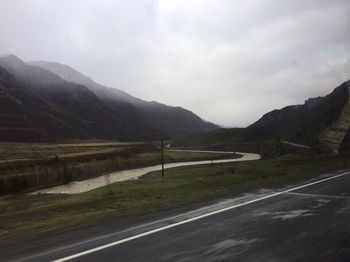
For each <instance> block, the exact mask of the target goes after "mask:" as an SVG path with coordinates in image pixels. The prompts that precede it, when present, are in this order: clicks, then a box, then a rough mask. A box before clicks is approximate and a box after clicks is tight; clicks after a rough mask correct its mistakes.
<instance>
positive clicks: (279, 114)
mask: <svg viewBox="0 0 350 262" xmlns="http://www.w3.org/2000/svg"><path fill="white" fill-rule="evenodd" d="M349 86H350V81H348V82H345V83H343V84H342V85H340V86H339V87H337V88H335V89H334V91H333V92H332V93H330V94H329V95H327V96H325V97H317V98H311V99H308V100H306V101H305V103H304V104H303V105H293V106H287V107H285V108H282V109H280V110H273V111H271V112H269V113H267V114H265V115H264V116H263V117H262V118H260V119H259V120H258V121H256V122H255V123H253V124H252V125H250V126H248V127H247V128H233V129H218V130H213V131H210V132H205V133H199V134H194V135H191V136H185V137H182V138H179V139H178V140H177V141H176V143H177V145H179V146H203V145H205V144H206V145H216V146H219V145H233V144H235V143H236V144H242V143H247V142H254V141H255V142H262V141H268V140H272V139H279V140H286V141H291V142H295V143H300V144H305V145H310V146H315V145H317V144H323V145H326V146H327V147H329V148H330V149H331V150H333V151H335V152H338V150H339V148H341V150H344V149H345V146H342V143H344V142H345V139H344V138H348V137H350V135H349V134H348V133H349V127H350V104H349V88H350V87H349ZM348 140H349V141H350V138H348ZM349 144H350V142H349Z"/></svg>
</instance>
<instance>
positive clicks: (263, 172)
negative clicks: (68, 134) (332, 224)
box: [0, 154, 350, 242]
mask: <svg viewBox="0 0 350 262" xmlns="http://www.w3.org/2000/svg"><path fill="white" fill-rule="evenodd" d="M345 167H350V154H344V155H303V154H301V155H300V154H299V155H286V156H284V157H281V158H279V159H272V160H259V161H252V162H238V163H225V164H212V165H203V166H197V167H181V168H174V169H170V170H167V171H166V176H165V178H162V176H161V174H160V173H159V172H154V173H150V174H149V175H147V176H145V177H143V178H142V179H139V180H135V181H127V182H121V183H115V184H111V185H109V186H108V187H104V188H99V189H96V190H93V191H90V192H86V193H82V194H79V195H13V196H4V197H0V232H1V233H0V241H4V242H6V241H10V240H11V239H12V240H13V239H16V238H19V237H20V238H22V237H24V238H25V237H28V236H35V234H39V233H43V232H48V231H51V230H55V229H62V228H65V227H69V226H74V225H80V226H81V225H86V224H89V223H92V222H98V221H101V220H103V221H106V219H107V220H108V219H111V220H113V221H118V219H125V218H128V217H135V216H140V215H143V214H149V213H153V212H156V211H158V210H162V209H164V208H167V207H171V206H173V205H176V204H179V203H181V205H185V204H186V203H191V202H192V201H201V200H207V199H216V198H219V197H224V196H225V197H227V196H234V195H237V194H239V193H242V192H247V191H250V190H254V189H258V188H264V187H276V186H280V185H285V184H288V183H294V182H299V181H302V180H304V179H306V178H310V177H313V176H315V175H319V174H321V173H324V172H327V171H333V170H336V169H340V168H345Z"/></svg>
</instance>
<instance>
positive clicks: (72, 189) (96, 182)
mask: <svg viewBox="0 0 350 262" xmlns="http://www.w3.org/2000/svg"><path fill="white" fill-rule="evenodd" d="M167 152H168V153H177V154H185V155H186V154H187V155H191V154H197V155H198V156H200V154H206V155H207V154H212V156H211V157H212V160H199V161H186V162H176V163H166V164H165V165H164V168H165V169H170V168H175V167H183V166H196V165H205V164H218V163H228V162H237V161H252V160H258V159H260V156H259V155H258V154H254V153H243V152H235V153H234V152H222V151H196V150H167ZM220 157H222V158H223V159H217V158H220ZM214 159H215V160H214ZM161 168H162V166H161V165H154V166H149V167H143V168H137V169H131V170H124V171H118V172H112V173H108V174H105V175H101V176H99V177H95V178H91V179H86V180H83V181H76V182H71V183H69V184H66V185H60V186H55V187H51V188H47V189H43V190H39V191H36V192H34V194H80V193H83V192H87V191H90V190H93V189H96V188H99V187H103V186H108V185H110V184H112V183H116V182H123V181H127V180H133V179H138V178H140V177H142V176H144V175H146V174H148V173H150V172H155V171H159V170H161Z"/></svg>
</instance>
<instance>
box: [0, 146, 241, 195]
mask: <svg viewBox="0 0 350 262" xmlns="http://www.w3.org/2000/svg"><path fill="white" fill-rule="evenodd" d="M225 157H234V155H232V154H212V153H188V152H171V151H165V161H166V162H167V163H171V162H181V161H194V160H207V159H217V158H225ZM159 163H160V152H159V148H157V147H156V146H155V145H154V144H150V143H114V142H111V143H106V142H105V143H81V144H77V143H75V144H23V143H22V144H21V143H12V144H11V143H1V144H0V194H9V193H20V192H28V191H32V190H36V189H41V188H45V187H49V186H54V185H60V184H65V183H69V182H71V181H75V180H83V179H87V178H91V177H95V176H98V175H102V174H105V173H108V172H114V171H118V170H125V169H131V168H137V167H145V166H151V165H155V164H159Z"/></svg>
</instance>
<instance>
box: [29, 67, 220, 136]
mask: <svg viewBox="0 0 350 262" xmlns="http://www.w3.org/2000/svg"><path fill="white" fill-rule="evenodd" d="M29 64H31V65H35V66H38V67H41V68H43V69H46V70H48V71H50V72H52V73H55V74H57V75H58V76H60V77H61V78H63V79H65V80H66V81H69V82H74V83H77V84H81V85H84V86H86V87H87V88H89V90H90V91H92V92H93V93H94V94H95V95H96V96H98V97H99V98H100V99H101V100H102V101H103V102H104V103H105V104H106V105H107V106H108V108H109V109H110V110H112V111H113V112H114V113H116V114H118V113H119V112H120V111H121V110H122V111H125V110H127V111H129V112H134V114H135V116H134V117H136V119H137V121H138V123H139V124H140V125H141V126H143V127H149V128H148V129H147V130H148V131H149V132H150V134H147V136H146V137H152V138H158V137H159V136H164V137H168V138H172V137H175V136H178V135H183V134H191V133H195V132H198V131H208V130H212V129H216V128H218V126H216V125H214V124H212V123H209V122H207V121H204V120H202V119H201V118H200V117H198V116H197V115H195V114H193V113H192V112H190V111H188V110H186V109H184V108H181V107H171V106H167V105H164V104H161V103H158V102H154V101H153V102H148V101H144V100H142V99H139V98H136V97H134V96H131V95H130V94H128V93H126V92H124V91H122V90H119V89H116V88H110V87H106V86H103V85H100V84H98V83H96V82H95V81H93V80H92V79H91V78H89V77H87V76H85V75H83V74H81V73H80V72H78V71H76V70H75V69H73V68H71V67H70V66H67V65H62V64H59V63H55V62H46V61H32V62H29ZM121 104H122V106H121ZM141 128H142V127H141ZM144 129H145V128H144ZM147 130H143V132H147Z"/></svg>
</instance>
